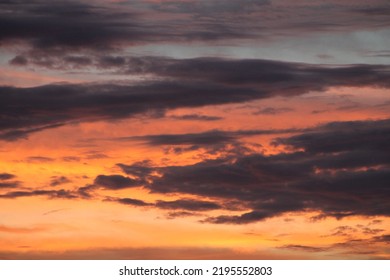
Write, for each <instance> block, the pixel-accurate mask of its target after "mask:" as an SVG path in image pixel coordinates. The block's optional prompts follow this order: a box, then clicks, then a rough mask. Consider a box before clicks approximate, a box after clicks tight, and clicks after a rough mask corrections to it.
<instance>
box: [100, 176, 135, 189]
mask: <svg viewBox="0 0 390 280" xmlns="http://www.w3.org/2000/svg"><path fill="white" fill-rule="evenodd" d="M94 184H95V185H97V186H101V187H104V188H105V189H109V190H120V189H124V188H133V187H138V186H140V185H141V184H142V182H140V181H139V180H134V179H132V178H129V177H124V176H122V175H98V176H97V177H96V178H95V181H94Z"/></svg>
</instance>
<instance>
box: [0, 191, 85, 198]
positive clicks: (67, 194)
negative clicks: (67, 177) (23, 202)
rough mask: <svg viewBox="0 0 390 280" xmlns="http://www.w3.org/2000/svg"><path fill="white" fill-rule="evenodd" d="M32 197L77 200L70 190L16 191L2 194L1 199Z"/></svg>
mask: <svg viewBox="0 0 390 280" xmlns="http://www.w3.org/2000/svg"><path fill="white" fill-rule="evenodd" d="M31 196H47V197H49V198H53V199H54V198H63V199H73V198H77V196H76V195H75V194H73V193H72V192H71V191H68V190H64V189H61V190H55V191H54V190H33V191H15V192H7V193H5V194H0V198H10V199H14V198H18V197H31Z"/></svg>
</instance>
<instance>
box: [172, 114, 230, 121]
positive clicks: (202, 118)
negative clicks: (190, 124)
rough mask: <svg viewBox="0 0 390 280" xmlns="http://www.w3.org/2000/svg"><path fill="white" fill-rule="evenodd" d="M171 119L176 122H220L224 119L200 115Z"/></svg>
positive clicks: (173, 117)
mask: <svg viewBox="0 0 390 280" xmlns="http://www.w3.org/2000/svg"><path fill="white" fill-rule="evenodd" d="M169 117H170V118H172V119H174V120H182V121H219V120H222V119H223V118H222V117H217V116H206V115H198V114H191V115H181V116H169Z"/></svg>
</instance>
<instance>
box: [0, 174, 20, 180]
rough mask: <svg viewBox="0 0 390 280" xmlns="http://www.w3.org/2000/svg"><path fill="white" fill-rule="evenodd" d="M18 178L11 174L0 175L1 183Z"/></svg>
mask: <svg viewBox="0 0 390 280" xmlns="http://www.w3.org/2000/svg"><path fill="white" fill-rule="evenodd" d="M15 177H16V176H15V175H13V174H10V173H0V181H3V180H10V179H14V178H15Z"/></svg>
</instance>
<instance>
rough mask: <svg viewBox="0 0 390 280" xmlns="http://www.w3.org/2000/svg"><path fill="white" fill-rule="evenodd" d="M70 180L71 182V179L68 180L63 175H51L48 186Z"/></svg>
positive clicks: (54, 185)
mask: <svg viewBox="0 0 390 280" xmlns="http://www.w3.org/2000/svg"><path fill="white" fill-rule="evenodd" d="M70 182H71V180H69V179H68V178H67V177H65V176H54V177H52V180H51V182H50V186H52V187H56V186H59V185H63V184H67V183H70Z"/></svg>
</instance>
